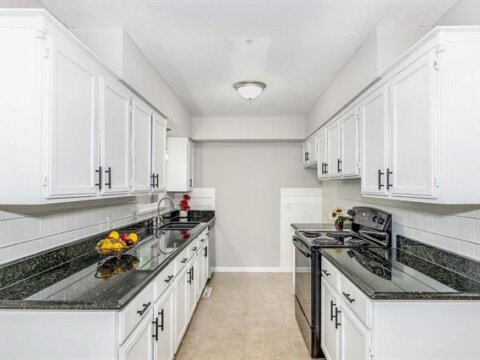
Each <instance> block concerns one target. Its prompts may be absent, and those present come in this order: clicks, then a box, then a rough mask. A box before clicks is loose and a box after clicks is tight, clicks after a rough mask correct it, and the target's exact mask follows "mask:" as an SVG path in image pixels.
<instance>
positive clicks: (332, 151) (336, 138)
mask: <svg viewBox="0 0 480 360" xmlns="http://www.w3.org/2000/svg"><path fill="white" fill-rule="evenodd" d="M340 145H341V144H340V122H339V121H335V122H334V123H333V124H331V125H330V126H329V127H328V128H327V148H328V151H327V155H328V161H327V173H328V174H327V175H328V177H329V178H337V177H340V176H341V175H342V172H341V166H342V164H341V148H340Z"/></svg>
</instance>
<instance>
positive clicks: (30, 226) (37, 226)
mask: <svg viewBox="0 0 480 360" xmlns="http://www.w3.org/2000/svg"><path fill="white" fill-rule="evenodd" d="M41 236H42V227H41V221H40V219H39V218H37V217H30V218H25V239H27V240H31V239H38V238H40V237H41Z"/></svg>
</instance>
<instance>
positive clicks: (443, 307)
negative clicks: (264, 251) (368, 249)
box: [321, 257, 480, 360]
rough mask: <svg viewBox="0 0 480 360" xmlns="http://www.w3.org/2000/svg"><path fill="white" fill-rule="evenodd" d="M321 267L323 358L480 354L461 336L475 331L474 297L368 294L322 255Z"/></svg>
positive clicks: (420, 359) (479, 309)
mask: <svg viewBox="0 0 480 360" xmlns="http://www.w3.org/2000/svg"><path fill="white" fill-rule="evenodd" d="M322 269H328V273H329V274H330V276H325V275H322V280H321V291H322V294H321V319H322V320H321V344H322V349H323V351H324V354H325V357H326V359H327V360H403V359H408V360H451V359H468V360H473V359H480V349H479V348H478V345H477V341H475V338H474V337H473V338H472V337H470V336H465V334H475V333H477V331H480V325H479V324H480V302H479V301H461V300H460V301H456V300H426V299H424V300H416V301H411V300H396V299H392V300H372V299H370V298H368V297H367V296H366V295H365V294H364V293H363V292H362V291H361V290H360V289H359V288H358V287H357V286H356V285H354V284H353V282H351V281H350V280H348V279H347V277H346V276H345V275H343V273H341V272H340V270H339V269H338V268H336V267H335V266H334V265H333V264H332V263H331V262H329V261H328V260H327V259H325V257H323V258H322ZM334 275H336V276H334ZM392 275H393V274H392ZM371 276H374V275H373V274H372V275H371ZM327 279H328V281H327ZM381 280H382V279H379V281H381Z"/></svg>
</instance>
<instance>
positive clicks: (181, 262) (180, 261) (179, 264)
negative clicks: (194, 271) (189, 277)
mask: <svg viewBox="0 0 480 360" xmlns="http://www.w3.org/2000/svg"><path fill="white" fill-rule="evenodd" d="M188 249H189V248H188V247H187V248H186V249H183V251H182V252H181V253H180V254H178V255H177V257H176V258H175V274H178V273H179V272H180V271H181V270H182V269H183V268H184V267H185V264H186V263H187V261H188Z"/></svg>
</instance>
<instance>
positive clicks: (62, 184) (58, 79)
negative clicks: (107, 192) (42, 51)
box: [12, 32, 102, 197]
mask: <svg viewBox="0 0 480 360" xmlns="http://www.w3.org/2000/svg"><path fill="white" fill-rule="evenodd" d="M54 36H55V39H54V41H53V42H52V45H51V47H50V55H49V56H50V75H51V76H50V89H51V91H50V95H51V97H50V101H49V106H48V108H49V109H50V110H51V114H50V117H49V121H48V129H49V131H48V138H49V141H48V196H49V197H56V196H61V197H65V196H68V197H71V196H94V195H96V194H97V190H98V188H99V187H100V186H101V185H100V180H101V176H102V173H101V171H100V168H99V157H98V108H97V106H98V101H97V99H98V79H99V75H100V71H101V69H100V66H99V65H98V64H97V63H96V62H95V61H93V59H91V58H90V57H89V56H87V54H86V53H85V52H84V51H82V50H80V49H79V48H78V47H77V46H75V45H74V44H72V42H71V41H69V40H68V39H67V38H66V37H65V36H64V35H63V34H61V33H59V32H56V33H55V34H54ZM39 136H40V134H39ZM12 171H15V169H12ZM32 180H33V179H32Z"/></svg>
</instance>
